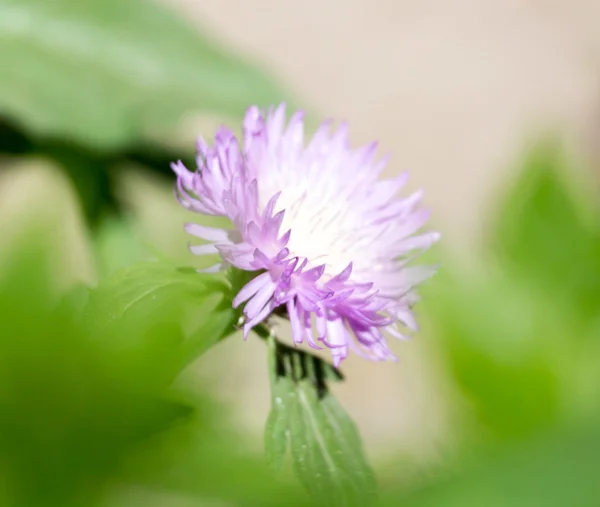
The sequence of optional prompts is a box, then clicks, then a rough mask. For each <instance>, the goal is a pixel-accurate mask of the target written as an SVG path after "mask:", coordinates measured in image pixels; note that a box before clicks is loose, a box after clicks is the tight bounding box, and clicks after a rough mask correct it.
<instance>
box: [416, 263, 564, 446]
mask: <svg viewBox="0 0 600 507" xmlns="http://www.w3.org/2000/svg"><path fill="white" fill-rule="evenodd" d="M426 292H427V294H426V297H424V300H425V302H426V305H427V307H428V309H429V316H430V322H431V324H432V326H433V331H434V334H435V336H436V339H437V341H438V342H439V343H440V345H442V346H443V348H444V351H445V355H446V358H447V360H448V363H449V368H450V372H451V373H452V375H453V376H454V378H455V380H456V382H457V385H458V387H459V388H460V389H461V390H462V392H463V394H464V395H465V397H466V398H467V400H468V401H469V402H470V404H471V406H472V408H473V409H474V415H475V416H476V418H477V420H478V421H479V422H480V423H481V424H482V425H483V427H484V428H485V430H486V431H487V432H488V436H494V437H500V438H503V439H507V438H509V439H512V438H521V437H523V436H526V435H528V434H531V433H532V432H535V431H538V430H539V429H540V427H543V426H547V425H551V424H553V423H554V422H556V421H557V420H558V419H559V418H560V417H561V416H562V414H561V410H562V409H564V408H565V406H564V398H563V396H565V395H568V391H567V389H566V387H567V386H568V383H567V382H565V379H567V378H568V376H569V375H571V374H572V367H573V365H572V364H570V363H569V360H571V359H572V358H573V350H572V348H571V345H570V343H569V340H570V336H569V333H568V332H569V329H570V327H569V326H570V321H568V320H564V319H561V315H560V314H559V313H558V312H556V313H554V314H551V315H549V314H548V310H547V308H548V306H547V302H546V300H545V299H544V298H543V297H542V296H543V294H542V293H540V292H536V291H533V290H531V289H530V288H529V287H527V286H525V285H524V284H522V283H520V282H519V281H518V280H512V279H510V278H508V277H506V276H505V274H504V273H495V272H494V271H493V270H482V271H480V272H472V271H470V272H468V273H467V272H461V273H455V274H454V275H450V274H448V272H445V273H441V276H440V277H439V278H438V279H436V281H435V283H432V287H430V288H428V289H427V291H426Z"/></svg>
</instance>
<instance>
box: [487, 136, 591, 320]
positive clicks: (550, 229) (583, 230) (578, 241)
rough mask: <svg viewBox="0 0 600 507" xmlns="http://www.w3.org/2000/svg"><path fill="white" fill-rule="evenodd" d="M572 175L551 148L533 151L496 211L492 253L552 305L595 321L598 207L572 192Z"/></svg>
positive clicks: (558, 151)
mask: <svg viewBox="0 0 600 507" xmlns="http://www.w3.org/2000/svg"><path fill="white" fill-rule="evenodd" d="M575 173H576V171H574V170H573V168H572V167H571V166H570V164H569V162H568V160H567V159H566V156H565V155H564V153H562V152H561V151H560V149H559V148H558V147H557V146H556V145H553V144H549V143H548V144H543V145H541V146H540V147H538V148H537V149H536V150H534V151H533V152H532V153H531V154H530V155H529V157H528V158H527V160H526V161H525V169H524V170H523V171H522V172H521V174H520V176H519V178H518V179H517V180H516V181H515V182H514V184H513V186H512V188H511V189H509V192H508V194H507V196H506V199H505V202H504V204H503V205H502V206H501V209H500V212H499V214H498V218H497V219H496V227H495V228H493V229H492V241H491V243H492V249H491V253H492V254H493V255H495V256H497V258H498V260H499V261H500V262H501V263H502V266H503V267H504V268H505V269H506V270H507V271H509V272H510V273H511V275H512V276H515V277H519V278H523V279H526V280H528V281H530V282H531V283H532V284H535V285H536V286H537V287H539V289H540V290H542V291H544V292H545V293H546V294H547V295H548V296H550V297H549V299H554V300H555V301H551V303H554V304H555V305H557V306H564V307H568V308H569V311H573V312H577V313H581V315H582V317H583V318H585V319H596V318H597V314H598V306H599V305H600V213H598V211H599V209H600V208H599V207H598V205H597V204H596V203H589V202H588V199H587V197H588V196H587V195H585V194H584V193H583V192H579V194H581V195H577V193H575V190H576V186H575V185H573V179H574V178H573V177H572V176H573V175H574V174H575ZM569 176H570V177H569ZM577 183H580V182H577ZM590 211H591V213H590Z"/></svg>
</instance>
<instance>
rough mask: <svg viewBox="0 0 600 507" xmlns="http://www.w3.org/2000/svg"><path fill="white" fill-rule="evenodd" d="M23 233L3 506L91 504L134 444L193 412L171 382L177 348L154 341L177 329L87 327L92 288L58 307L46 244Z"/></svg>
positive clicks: (1, 288) (15, 280)
mask: <svg viewBox="0 0 600 507" xmlns="http://www.w3.org/2000/svg"><path fill="white" fill-rule="evenodd" d="M42 233H44V234H47V231H42ZM26 238H27V241H26V242H25V243H21V244H19V245H14V250H13V251H12V252H11V253H10V258H9V259H8V260H7V261H6V262H7V264H6V265H4V266H3V267H4V268H6V273H3V275H4V276H1V277H0V480H1V482H2V484H3V487H2V490H3V491H2V493H1V494H2V496H4V495H7V496H8V497H9V498H10V499H11V501H4V502H3V505H24V506H34V505H56V506H58V505H63V506H71V505H90V506H92V505H95V504H96V502H97V500H98V499H99V498H100V497H101V496H102V494H103V492H104V488H105V486H106V484H107V482H110V481H111V480H114V479H115V476H116V475H117V474H118V472H117V471H118V470H119V468H120V466H121V464H122V461H123V460H124V459H125V458H126V457H127V456H128V455H129V454H130V453H131V452H132V450H133V449H134V448H137V447H138V446H140V445H141V446H143V445H145V442H147V440H148V439H149V438H150V437H152V436H155V435H157V434H158V433H161V432H163V431H165V430H167V429H169V428H170V427H172V426H173V424H174V423H175V422H176V421H180V420H181V419H183V418H186V417H188V416H189V415H190V413H191V408H190V406H189V404H188V403H186V402H184V401H181V400H179V399H177V398H179V396H175V394H174V393H173V392H172V391H171V390H170V389H169V384H170V382H168V381H165V379H166V377H168V376H169V375H170V372H167V371H166V370H167V368H168V367H170V363H171V357H172V355H173V354H174V352H173V351H171V352H169V349H167V348H164V349H160V347H157V346H155V345H156V344H157V343H161V340H162V338H163V336H169V337H175V336H176V335H177V333H178V332H179V330H177V329H175V330H173V329H167V328H165V327H164V326H163V325H161V324H159V325H155V326H153V327H151V328H148V327H146V328H145V327H144V326H139V327H137V328H136V327H134V326H132V327H129V328H121V327H113V328H110V329H108V328H106V327H105V328H104V331H105V332H102V330H101V329H90V328H88V327H86V325H85V324H87V323H88V322H86V321H85V320H82V318H81V311H80V307H81V305H82V304H83V305H85V304H86V298H87V296H88V294H87V291H86V290H85V289H81V288H78V289H76V290H74V291H72V292H71V293H70V294H69V295H68V296H67V297H65V298H63V300H62V301H61V302H60V303H59V304H58V305H57V304H56V300H55V298H54V296H53V294H52V293H51V291H48V285H49V279H50V277H51V274H52V273H51V270H50V269H48V268H49V267H50V263H49V262H48V251H47V250H46V249H45V248H44V246H42V245H40V240H39V238H37V237H34V238H31V237H30V236H28V235H27V236H26ZM131 343H136V344H138V346H136V347H134V348H133V349H134V350H133V351H132V347H130V346H129V345H130V344H131ZM159 349H160V350H159ZM158 352H161V353H160V354H158ZM159 379H160V381H159ZM32 484H35V488H32V487H31V485H32ZM2 499H3V500H4V498H2Z"/></svg>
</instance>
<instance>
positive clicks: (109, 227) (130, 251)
mask: <svg viewBox="0 0 600 507" xmlns="http://www.w3.org/2000/svg"><path fill="white" fill-rule="evenodd" d="M93 241H94V247H95V248H94V251H95V254H96V266H97V269H98V276H99V278H101V279H102V278H106V277H107V276H110V275H113V274H114V273H115V272H117V271H118V270H120V269H123V268H125V267H127V266H131V265H132V264H135V263H136V262H139V261H142V260H143V259H144V257H147V256H148V252H147V251H146V249H145V248H144V247H143V245H142V242H141V240H140V238H139V237H138V233H137V231H136V230H135V228H134V227H133V224H132V223H131V221H130V220H128V219H127V217H121V218H117V217H116V216H114V215H109V216H106V217H105V218H104V220H102V221H101V223H100V225H99V227H98V229H97V230H96V234H95V235H94V237H93Z"/></svg>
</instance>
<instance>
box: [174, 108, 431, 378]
mask: <svg viewBox="0 0 600 507" xmlns="http://www.w3.org/2000/svg"><path fill="white" fill-rule="evenodd" d="M376 147H377V145H376V143H372V144H369V145H368V146H365V147H363V148H360V149H356V150H352V149H351V148H350V147H349V145H348V138H347V126H346V124H342V125H341V126H340V127H338V128H337V130H334V131H333V132H332V130H331V125H330V124H329V123H324V124H323V125H321V127H320V128H319V129H318V130H317V131H316V133H315V134H314V136H313V137H312V139H311V140H310V141H309V142H308V144H307V145H306V146H305V144H304V123H303V114H302V113H301V112H296V113H294V114H293V116H292V117H291V119H290V120H289V122H288V123H287V125H286V115H285V106H284V105H280V106H279V107H277V108H276V109H270V110H269V111H268V112H267V113H266V114H263V113H262V112H261V111H260V110H259V109H258V108H257V107H251V108H249V109H248V111H247V113H246V116H245V119H244V124H243V141H242V143H241V144H240V143H238V140H237V139H236V137H235V135H234V134H233V133H232V132H231V131H230V130H229V129H227V128H225V127H221V128H220V129H219V130H218V131H217V133H216V135H215V139H214V144H213V145H212V146H209V145H208V144H207V143H206V142H205V141H204V140H203V139H200V140H199V141H198V147H197V148H198V153H197V165H198V169H197V170H196V171H194V172H191V171H188V170H187V169H186V168H185V166H184V165H183V164H182V163H181V162H177V163H174V164H172V168H173V171H174V172H175V173H176V175H177V194H178V197H179V200H180V202H181V204H182V205H183V206H185V207H186V208H188V209H190V210H192V211H195V212H198V213H201V214H205V215H216V216H223V217H227V218H228V219H229V220H230V221H231V224H232V225H231V228H229V229H217V228H211V227H205V226H202V225H198V224H187V225H186V230H187V231H188V232H189V233H190V234H192V235H194V236H197V237H199V238H202V239H203V240H205V241H207V243H205V244H202V245H199V246H192V247H191V250H192V252H193V253H195V254H198V255H203V254H213V253H219V254H220V256H221V259H222V262H221V263H220V264H218V265H217V266H214V267H213V268H211V269H213V270H218V269H222V268H225V267H229V266H234V267H236V268H238V269H241V270H246V271H253V272H256V276H255V277H254V278H253V279H252V280H251V281H250V282H249V283H248V284H246V285H245V286H244V287H243V288H242V289H241V290H240V291H239V293H238V294H237V296H236V297H235V299H234V300H233V306H234V307H238V306H239V305H242V304H244V303H245V306H244V310H243V311H244V315H245V324H244V335H245V336H247V334H248V332H249V330H250V329H252V327H253V326H255V325H257V324H259V323H260V322H262V321H264V320H265V319H267V317H269V315H270V314H271V313H273V312H274V311H275V310H276V309H277V310H278V311H279V310H280V309H284V310H286V312H287V316H288V317H289V320H290V322H291V326H292V335H293V339H294V341H295V342H296V343H300V342H303V341H306V342H307V343H308V344H309V345H310V346H311V347H314V348H321V346H322V345H324V346H326V347H328V348H330V349H331V353H332V355H333V361H334V364H335V365H336V366H337V365H339V363H340V361H341V360H342V359H344V358H345V357H346V356H347V355H348V350H349V349H350V348H351V349H353V350H354V351H356V352H357V353H359V354H361V355H363V356H365V357H368V358H370V359H374V360H386V359H395V357H394V355H393V354H392V352H391V351H390V349H389V347H388V343H387V340H386V336H385V335H386V333H387V334H390V335H393V336H396V337H399V338H402V337H403V336H404V334H403V333H404V332H405V331H404V329H408V330H416V329H417V325H416V322H415V319H414V316H413V313H412V310H411V308H412V305H413V304H414V302H415V301H416V296H415V294H414V292H413V289H414V287H415V286H416V285H417V284H418V283H420V282H421V281H423V280H424V279H425V278H427V277H428V276H430V275H431V274H432V273H433V269H432V268H427V267H411V266H409V263H410V262H411V261H412V260H413V259H414V257H415V256H416V255H417V254H418V253H420V252H422V251H423V250H425V249H427V248H428V247H429V246H430V245H431V244H432V243H433V242H434V241H436V240H437V239H438V237H439V235H438V233H435V232H425V233H419V231H420V229H421V228H422V227H423V225H424V224H425V222H426V221H427V219H428V216H429V212H428V211H427V210H423V209H421V208H419V203H420V200H421V195H422V193H421V191H418V192H415V193H413V194H411V195H409V196H407V197H404V198H399V197H397V196H396V194H397V193H398V191H399V190H400V189H401V188H402V187H403V185H404V184H405V182H406V180H407V175H406V174H402V175H401V176H399V177H397V178H395V179H388V180H382V181H378V179H377V178H378V175H379V174H380V173H381V171H382V170H383V168H384V166H385V165H386V162H387V159H384V160H379V161H377V160H376V159H375V151H376ZM398 324H400V325H401V327H400V328H399V327H398Z"/></svg>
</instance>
